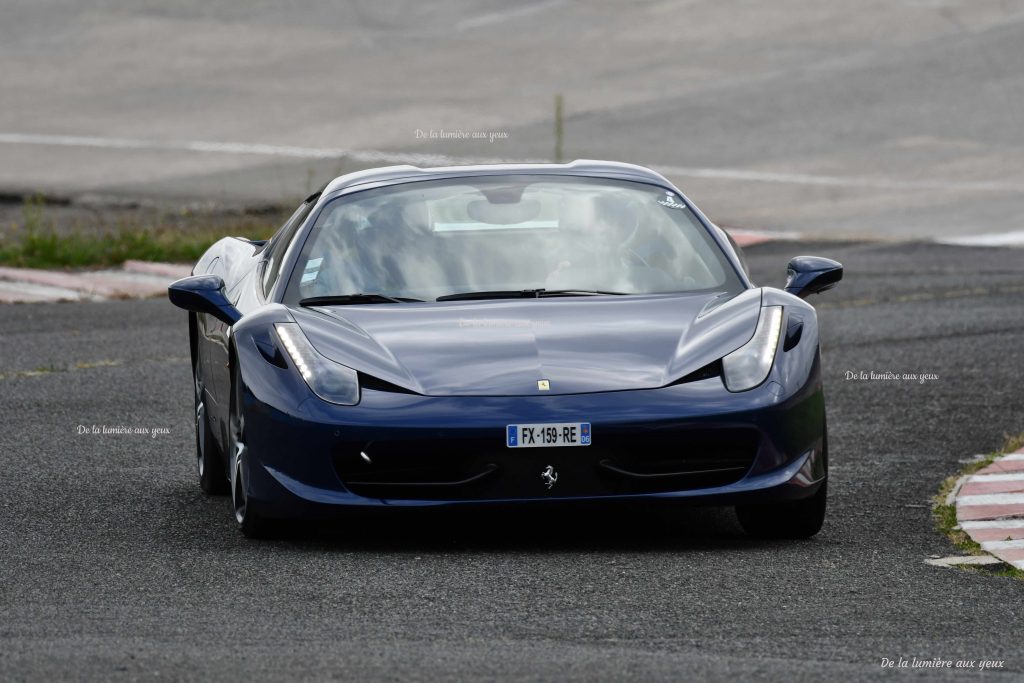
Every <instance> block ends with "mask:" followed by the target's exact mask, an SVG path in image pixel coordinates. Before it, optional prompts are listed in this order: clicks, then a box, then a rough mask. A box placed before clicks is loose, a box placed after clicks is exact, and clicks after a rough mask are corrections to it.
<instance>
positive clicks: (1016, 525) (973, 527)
mask: <svg viewBox="0 0 1024 683" xmlns="http://www.w3.org/2000/svg"><path fill="white" fill-rule="evenodd" d="M954 496H955V498H954V500H955V502H956V518H957V522H958V523H959V525H960V528H961V529H963V531H964V532H965V533H966V534H967V535H968V536H970V537H971V538H972V539H974V540H975V541H976V542H977V543H978V544H979V545H980V546H981V548H982V550H984V551H985V552H987V553H990V554H991V555H994V556H996V557H998V558H999V559H1000V560H1002V561H1004V562H1006V563H1007V564H1011V565H1013V566H1014V567H1017V568H1018V569H1024V448H1022V449H1020V450H1019V451H1017V452H1015V453H1010V454H1009V455H1004V456H1003V457H1001V458H999V459H998V460H996V461H995V462H993V463H992V464H991V465H989V466H988V467H985V468H984V469H982V470H979V471H978V472H975V473H974V474H971V475H968V476H966V477H964V478H963V479H962V480H961V481H960V483H959V488H958V489H957V490H955V493H954Z"/></svg>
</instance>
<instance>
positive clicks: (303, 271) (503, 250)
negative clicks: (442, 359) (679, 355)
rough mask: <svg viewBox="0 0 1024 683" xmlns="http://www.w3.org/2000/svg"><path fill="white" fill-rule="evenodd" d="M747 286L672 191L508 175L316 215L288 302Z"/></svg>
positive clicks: (443, 184)
mask: <svg viewBox="0 0 1024 683" xmlns="http://www.w3.org/2000/svg"><path fill="white" fill-rule="evenodd" d="M741 288H742V284H741V283H740V281H739V279H738V277H737V275H736V272H735V271H734V269H733V268H732V267H731V265H730V264H729V262H728V261H727V260H726V257H725V255H724V254H723V253H722V251H721V250H720V248H719V247H718V245H717V244H716V243H715V242H714V241H713V240H712V239H711V237H710V235H709V234H708V233H707V230H706V229H705V228H704V227H703V226H702V224H701V223H700V221H699V220H698V219H697V217H696V216H695V215H694V214H693V213H692V212H691V210H690V209H689V207H687V206H686V204H685V203H684V202H683V200H682V198H680V197H679V195H677V194H676V193H674V192H671V191H668V190H665V189H663V188H658V187H654V186H652V185H646V184H642V183H633V182H626V181H618V180H606V179H591V178H575V177H560V176H539V175H531V176H525V175H519V176H513V175H510V176H478V177H471V178H456V179H446V180H431V181H419V182H410V183H405V184H401V185H392V186H388V187H382V188H376V189H371V190H365V191H362V192H356V193H353V194H348V195H343V196H341V197H338V198H337V199H335V200H333V201H331V202H330V203H329V204H327V205H326V206H325V207H324V209H323V210H322V211H321V212H320V214H319V216H318V218H317V221H316V224H315V225H314V226H313V229H312V232H311V233H310V236H309V238H308V239H307V240H306V242H305V244H304V246H303V249H302V253H301V255H300V258H299V261H298V263H297V264H296V267H295V268H294V270H293V272H292V274H291V278H290V281H289V283H288V289H287V291H286V295H285V301H286V302H288V303H291V304H295V303H298V302H300V301H302V300H311V301H312V300H314V298H316V299H319V300H320V303H328V301H326V300H324V299H323V297H338V298H339V300H338V301H337V302H336V303H375V302H388V300H389V299H391V300H392V302H394V301H395V300H398V301H403V300H404V301H408V300H418V301H435V300H437V299H438V298H441V299H444V298H451V299H456V298H468V299H472V298H506V297H514V296H558V295H583V294H588V293H590V294H593V293H616V294H653V293H669V292H694V291H702V290H704V291H737V290H739V289H741ZM354 294H361V295H372V296H362V297H358V298H355V297H353V296H352V295H354Z"/></svg>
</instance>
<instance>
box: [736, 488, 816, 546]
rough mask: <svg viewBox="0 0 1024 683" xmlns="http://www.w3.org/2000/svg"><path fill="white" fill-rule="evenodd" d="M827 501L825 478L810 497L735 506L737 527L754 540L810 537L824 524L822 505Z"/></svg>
mask: <svg viewBox="0 0 1024 683" xmlns="http://www.w3.org/2000/svg"><path fill="white" fill-rule="evenodd" d="M827 498H828V479H826V480H825V481H823V482H821V486H820V487H819V488H818V490H817V492H815V494H814V495H813V496H811V497H810V498H804V499H803V500H794V501H787V502H785V503H768V504H762V505H737V506H736V516H737V517H738V518H739V520H740V526H742V527H743V530H744V531H746V532H747V533H748V534H750V535H751V536H756V537H758V538H810V537H811V536H813V535H814V534H816V533H818V532H819V531H820V530H821V525H822V524H823V523H824V522H825V502H826V500H827Z"/></svg>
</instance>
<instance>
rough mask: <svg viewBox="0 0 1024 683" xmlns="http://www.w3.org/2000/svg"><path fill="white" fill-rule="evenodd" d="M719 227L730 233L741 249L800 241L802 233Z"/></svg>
mask: <svg viewBox="0 0 1024 683" xmlns="http://www.w3.org/2000/svg"><path fill="white" fill-rule="evenodd" d="M719 227H720V228H722V230H725V231H726V232H727V233H729V235H730V236H731V237H732V238H733V239H734V240H736V244H738V245H740V246H741V247H752V246H754V245H755V244H764V243H765V242H777V241H779V240H797V239H800V233H798V232H786V231H783V230H750V229H747V228H732V227H726V226H724V225H721V226H719Z"/></svg>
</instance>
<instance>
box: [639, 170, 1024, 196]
mask: <svg viewBox="0 0 1024 683" xmlns="http://www.w3.org/2000/svg"><path fill="white" fill-rule="evenodd" d="M652 168H654V169H655V170H657V171H658V172H659V173H661V174H662V175H679V176H687V177H689V178H711V179H720V180H752V181H756V182H762V183H788V184H793V185H823V186H828V187H855V188H863V189H872V190H939V191H942V192H1021V191H1022V190H1024V187H1022V186H1021V185H1013V184H1008V183H992V182H955V181H944V180H895V179H889V178H869V177H856V176H835V175H818V174H809V173H774V172H771V171H746V170H742V169H718V168H690V167H681V166H657V167H652Z"/></svg>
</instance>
